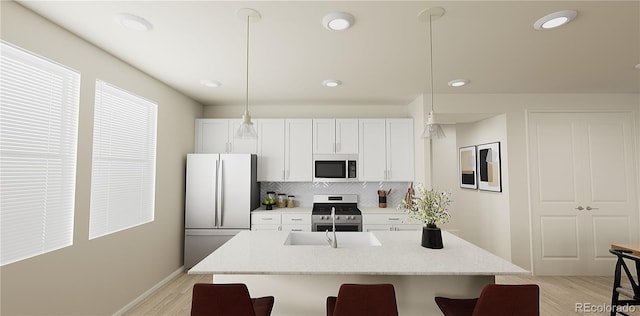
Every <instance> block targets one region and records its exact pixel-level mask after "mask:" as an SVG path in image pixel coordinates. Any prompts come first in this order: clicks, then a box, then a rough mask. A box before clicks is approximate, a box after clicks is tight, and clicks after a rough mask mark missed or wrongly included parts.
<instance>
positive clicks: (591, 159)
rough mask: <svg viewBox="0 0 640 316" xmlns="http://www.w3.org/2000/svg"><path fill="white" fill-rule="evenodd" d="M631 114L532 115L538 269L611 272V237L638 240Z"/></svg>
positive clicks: (565, 272)
mask: <svg viewBox="0 0 640 316" xmlns="http://www.w3.org/2000/svg"><path fill="white" fill-rule="evenodd" d="M631 117H632V116H631V115H630V114H629V113H532V114H530V115H529V162H530V176H531V178H530V181H531V214H532V218H531V227H532V243H533V267H534V273H535V274H537V275H610V274H611V273H612V269H613V265H614V260H613V257H612V256H611V255H610V254H609V252H608V250H609V248H610V245H611V244H612V243H638V226H639V216H638V213H639V211H638V206H637V196H636V192H637V191H636V183H635V174H636V171H635V165H634V164H635V158H634V157H635V154H634V148H633V143H632V141H633V121H632V120H631Z"/></svg>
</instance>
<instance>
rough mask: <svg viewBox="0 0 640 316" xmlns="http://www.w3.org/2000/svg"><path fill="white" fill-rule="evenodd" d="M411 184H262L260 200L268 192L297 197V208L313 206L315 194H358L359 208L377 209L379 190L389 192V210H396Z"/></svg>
mask: <svg viewBox="0 0 640 316" xmlns="http://www.w3.org/2000/svg"><path fill="white" fill-rule="evenodd" d="M409 185H410V183H409V182H355V183H344V182H262V183H261V185H260V199H261V200H262V198H264V197H265V196H266V195H267V192H268V191H275V192H276V194H278V193H284V194H287V195H295V203H296V206H302V207H311V206H313V195H314V194H357V195H358V206H359V207H377V206H378V190H385V191H389V189H391V193H390V194H389V196H388V197H387V208H395V207H396V206H398V204H400V202H401V201H402V199H403V198H404V195H405V194H406V193H407V189H408V188H409Z"/></svg>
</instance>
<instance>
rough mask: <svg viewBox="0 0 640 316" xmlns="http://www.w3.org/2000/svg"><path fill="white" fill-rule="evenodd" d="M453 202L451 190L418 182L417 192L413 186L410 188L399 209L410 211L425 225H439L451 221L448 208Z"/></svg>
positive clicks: (412, 215)
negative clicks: (428, 186) (439, 189)
mask: <svg viewBox="0 0 640 316" xmlns="http://www.w3.org/2000/svg"><path fill="white" fill-rule="evenodd" d="M451 202H452V201H451V193H450V192H447V191H438V190H434V189H427V188H426V187H425V186H424V185H423V184H418V185H417V186H416V189H415V193H414V189H413V187H411V188H409V192H407V195H406V196H405V198H404V199H403V200H402V202H401V203H400V205H398V209H402V210H404V211H405V212H407V213H409V217H410V218H413V219H416V220H418V221H420V222H422V224H423V225H425V226H428V227H437V225H438V224H444V223H446V222H448V221H449V219H450V217H451V215H450V214H449V211H448V210H447V208H448V207H449V206H450V205H451Z"/></svg>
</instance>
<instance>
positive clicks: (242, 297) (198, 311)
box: [191, 283, 274, 316]
mask: <svg viewBox="0 0 640 316" xmlns="http://www.w3.org/2000/svg"><path fill="white" fill-rule="evenodd" d="M273 302H274V297H273V296H266V297H260V298H251V297H250V296H249V290H248V289H247V286H246V285H244V284H210V283H197V284H195V285H194V286H193V299H192V301H191V315H192V316H204V315H209V316H212V315H221V316H269V315H271V310H272V309H273Z"/></svg>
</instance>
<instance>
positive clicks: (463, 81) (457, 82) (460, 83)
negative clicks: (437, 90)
mask: <svg viewBox="0 0 640 316" xmlns="http://www.w3.org/2000/svg"><path fill="white" fill-rule="evenodd" d="M467 83H469V80H467V79H456V80H451V81H449V87H454V88H457V87H462V86H464V85H466V84H467Z"/></svg>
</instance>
